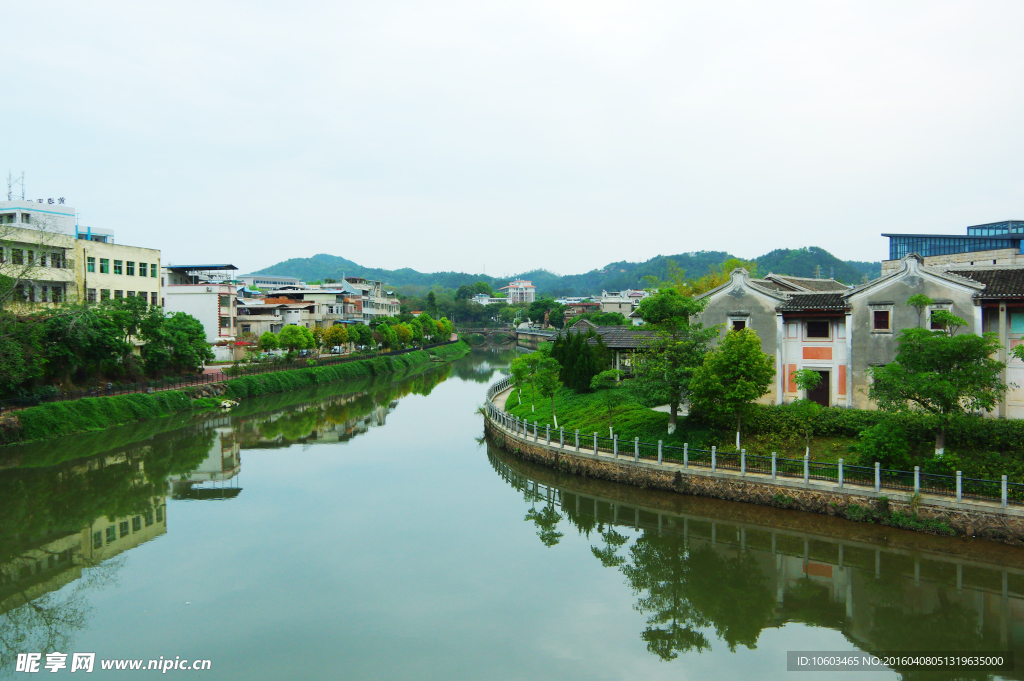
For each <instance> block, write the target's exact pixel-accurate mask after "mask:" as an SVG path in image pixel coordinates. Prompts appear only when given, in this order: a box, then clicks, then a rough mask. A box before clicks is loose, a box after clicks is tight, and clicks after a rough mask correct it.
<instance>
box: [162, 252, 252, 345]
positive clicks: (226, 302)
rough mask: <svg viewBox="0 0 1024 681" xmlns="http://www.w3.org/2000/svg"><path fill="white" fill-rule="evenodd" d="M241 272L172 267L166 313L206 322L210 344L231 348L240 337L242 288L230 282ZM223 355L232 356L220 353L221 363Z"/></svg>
mask: <svg viewBox="0 0 1024 681" xmlns="http://www.w3.org/2000/svg"><path fill="white" fill-rule="evenodd" d="M237 269H238V268H237V267H235V266H234V265H226V264H222V265H168V266H167V267H165V268H164V270H163V272H164V274H163V279H164V281H163V284H164V289H163V292H164V295H163V307H164V310H165V311H166V312H170V313H173V312H185V313H187V314H190V315H192V316H193V317H195V318H196V319H198V320H199V321H200V322H202V324H203V329H204V330H205V331H206V342H208V343H211V344H214V345H216V344H220V345H222V346H226V345H227V344H230V343H231V342H232V341H234V340H235V338H236V336H237V334H238V327H237V314H238V313H237V308H238V302H237V300H236V295H237V293H238V285H237V283H236V282H235V280H234V279H232V278H230V273H231V272H233V271H235V270H237ZM215 352H216V351H215ZM221 354H231V353H223V352H221V353H218V359H220V358H221V357H220V355H221ZM230 358H231V357H225V358H224V359H230Z"/></svg>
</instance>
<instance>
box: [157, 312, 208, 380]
mask: <svg viewBox="0 0 1024 681" xmlns="http://www.w3.org/2000/svg"><path fill="white" fill-rule="evenodd" d="M142 354H143V359H144V360H145V361H146V366H147V369H148V368H150V367H153V368H154V369H156V368H157V367H161V368H162V366H163V365H164V362H166V363H167V364H169V365H170V367H171V368H172V369H174V370H175V371H199V370H200V369H201V368H202V366H203V362H209V361H211V360H213V357H214V355H213V350H212V349H211V348H210V344H209V343H207V342H206V330H205V329H204V328H203V324H202V322H200V321H199V320H198V319H196V318H195V317H193V316H192V315H190V314H186V313H184V312H175V313H174V314H172V315H170V316H169V317H167V318H166V319H165V320H164V323H163V324H162V325H161V327H160V331H159V335H158V337H156V338H153V339H151V340H150V341H149V342H148V343H146V345H145V347H143V349H142Z"/></svg>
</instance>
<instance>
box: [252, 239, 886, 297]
mask: <svg viewBox="0 0 1024 681" xmlns="http://www.w3.org/2000/svg"><path fill="white" fill-rule="evenodd" d="M732 257H734V256H732V255H730V254H729V253H727V252H725V251H699V252H696V253H680V254H678V255H658V256H655V257H653V258H651V259H650V260H646V261H644V262H640V263H635V262H625V261H622V262H613V263H610V264H608V265H606V266H604V267H603V268H601V269H599V270H591V271H590V272H586V273H584V274H567V275H557V274H554V273H552V272H548V271H547V270H531V271H529V272H521V273H519V274H517V275H515V276H516V277H521V278H523V279H529V280H530V281H532V282H533V283H534V285H535V286H537V290H538V292H540V293H542V294H545V295H552V296H573V295H588V294H598V293H600V292H601V291H602V290H605V291H618V290H620V289H624V288H640V287H642V286H643V284H644V277H647V276H654V277H658V278H664V277H665V276H666V274H667V272H668V261H669V260H674V261H675V262H676V264H677V265H678V266H679V267H681V268H682V269H683V270H685V271H686V274H687V275H688V276H690V277H699V276H702V275H704V274H707V273H708V272H709V271H711V270H714V269H717V268H718V267H720V266H721V264H722V263H723V262H725V261H726V260H728V259H729V258H732ZM754 261H755V262H756V263H757V266H758V272H759V273H760V274H761V275H765V274H768V273H769V272H775V273H776V274H788V275H791V276H795V277H814V276H820V277H821V278H823V279H824V278H828V277H830V276H831V277H835V278H836V279H838V280H839V281H842V282H844V283H846V284H859V283H860V282H861V281H862V280H863V278H864V277H865V276H867V278H868V279H874V278H876V277H878V276H880V275H881V269H882V265H881V263H878V262H856V261H850V260H840V259H839V258H837V257H835V256H834V255H832V254H831V253H829V252H828V251H826V250H824V249H822V248H817V247H814V246H812V247H810V248H799V249H790V248H780V249H777V250H774V251H772V252H771V253H767V254H765V255H762V256H761V257H759V258H755V259H754ZM819 268H820V269H819ZM254 274H276V275H279V276H290V277H298V278H299V279H301V280H303V281H316V280H322V279H325V278H331V279H341V278H342V277H346V276H347V277H365V278H367V279H375V280H379V281H383V282H385V283H386V284H388V285H389V286H393V287H395V288H401V289H403V290H404V291H406V292H411V291H413V290H416V289H423V290H425V289H428V288H430V287H432V286H442V287H444V288H458V287H459V286H461V285H463V284H472V283H474V282H477V281H486V282H487V283H488V284H490V285H491V286H492V287H494V288H499V287H501V286H505V285H506V284H507V283H508V278H501V279H499V278H496V277H490V276H487V275H486V274H469V273H466V272H429V273H428V272H417V271H416V270H413V269H409V268H407V267H406V268H403V269H399V270H386V269H380V268H373V267H363V266H362V265H358V264H356V263H354V262H352V261H351V260H348V259H346V258H342V257H339V256H336V255H328V254H326V253H321V254H318V255H314V256H313V257H312V258H292V259H291V260H285V261H284V262H280V263H278V264H276V265H272V266H271V267H266V268H264V269H262V270H258V271H257V272H254Z"/></svg>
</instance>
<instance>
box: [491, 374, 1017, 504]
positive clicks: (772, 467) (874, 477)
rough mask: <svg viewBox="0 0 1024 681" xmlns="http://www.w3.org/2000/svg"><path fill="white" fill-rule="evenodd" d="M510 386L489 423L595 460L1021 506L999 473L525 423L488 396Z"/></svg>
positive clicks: (505, 383) (1013, 485) (501, 384)
mask: <svg viewBox="0 0 1024 681" xmlns="http://www.w3.org/2000/svg"><path fill="white" fill-rule="evenodd" d="M511 386H512V380H511V378H503V379H502V380H500V381H498V382H497V383H495V384H493V385H492V386H490V387H489V388H488V389H487V402H486V404H485V411H486V413H487V417H488V418H489V419H491V420H492V421H493V422H494V423H496V424H497V425H498V426H500V427H502V428H505V429H506V430H508V431H509V432H510V433H511V434H512V435H513V436H514V437H516V438H518V439H522V440H524V441H526V442H531V443H540V444H545V445H551V446H560V447H562V448H563V449H571V450H573V451H579V452H582V453H586V454H593V455H595V456H600V455H608V456H612V457H616V458H618V459H623V460H625V461H629V460H633V461H636V462H639V461H640V460H641V459H643V460H644V461H656V462H657V463H659V464H663V463H673V464H680V463H681V464H682V467H683V468H684V469H688V468H690V467H694V468H697V469H708V470H710V471H711V472H712V473H714V472H717V471H718V470H719V469H722V470H727V471H730V472H739V474H740V475H741V476H745V475H748V474H754V475H758V476H765V477H768V478H769V479H772V480H774V479H778V478H786V479H790V480H792V479H797V480H802V481H803V482H804V483H810V482H811V481H816V482H825V483H829V484H833V485H835V486H837V487H839V488H844V487H846V486H848V485H855V486H858V487H862V488H863V487H866V488H873V489H874V491H875V492H881V491H882V490H883V489H888V490H896V491H900V492H909V493H912V494H916V493H926V494H934V495H938V496H948V497H953V498H955V499H956V501H962V500H963V499H976V500H980V501H996V502H999V503H1000V504H1001V506H1002V507H1003V508H1006V507H1007V506H1008V505H1010V504H1014V505H1021V504H1024V484H1022V483H1018V482H1009V481H1008V479H1007V476H1005V475H1004V476H1002V479H1001V480H980V479H975V478H965V477H963V474H962V473H961V472H960V471H957V473H956V475H937V474H934V473H922V472H921V470H920V466H915V467H914V470H913V471H898V470H888V469H884V468H882V467H881V466H880V465H879V464H877V463H876V464H875V466H874V467H873V468H871V467H867V466H853V465H847V464H845V463H844V462H843V460H842V459H840V460H839V461H838V462H837V463H830V462H825V461H811V460H810V458H809V457H808V456H806V455H805V456H804V458H803V459H786V458H781V457H779V456H777V455H776V454H775V453H772V455H771V456H763V455H757V454H747V450H745V449H743V450H740V451H739V452H731V451H730V452H724V451H723V452H720V451H718V449H717V447H712V448H711V449H699V448H696V447H690V446H689V444H684V445H683V446H682V447H678V446H675V445H667V444H665V443H664V442H663V441H662V440H659V441H658V442H657V443H650V442H641V441H640V439H639V438H633V439H632V440H622V439H620V438H619V436H618V435H616V434H614V433H612V435H611V437H606V436H604V435H602V434H600V433H596V432H595V433H581V432H579V431H578V430H575V431H566V430H565V428H564V426H563V427H561V428H558V429H553V428H552V426H551V425H550V424H540V423H539V422H538V421H534V422H533V423H530V422H529V421H526V420H523V419H520V418H518V417H517V416H514V415H513V414H511V413H509V412H508V411H505V410H504V409H499V408H498V407H497V406H496V405H495V404H494V397H495V396H496V395H498V394H500V393H501V392H504V391H505V390H507V389H508V388H509V387H511Z"/></svg>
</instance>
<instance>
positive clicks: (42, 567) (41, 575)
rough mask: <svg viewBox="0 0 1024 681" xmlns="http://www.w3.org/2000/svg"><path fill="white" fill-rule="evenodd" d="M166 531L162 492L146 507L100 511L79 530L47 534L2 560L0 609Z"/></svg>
mask: <svg viewBox="0 0 1024 681" xmlns="http://www.w3.org/2000/svg"><path fill="white" fill-rule="evenodd" d="M166 531H167V511H166V506H165V500H164V497H162V496H158V497H153V499H152V508H151V509H150V510H149V511H147V512H145V513H139V514H135V515H130V516H123V517H119V518H115V519H113V520H110V519H109V518H106V517H102V518H98V519H96V520H94V521H93V522H92V523H90V524H89V525H87V526H86V527H83V528H82V529H81V530H80V531H78V532H68V533H66V534H61V535H60V536H58V537H50V538H47V539H46V540H44V541H42V542H40V543H38V544H37V545H36V546H35V547H33V548H31V549H27V550H25V551H23V552H22V553H21V554H20V555H18V556H16V557H15V558H13V559H11V560H8V561H7V562H6V563H4V564H0V614H3V613H5V612H7V611H9V610H11V609H13V608H17V607H20V606H22V605H24V604H25V603H27V602H29V601H32V600H35V599H36V598H39V597H40V596H43V595H44V594H47V593H49V592H51V591H56V590H57V589H60V588H61V587H63V586H65V585H66V584H70V583H71V582H73V581H74V580H76V579H78V578H79V577H81V575H82V569H83V568H86V567H92V566H95V565H98V564H99V563H101V562H102V561H104V560H107V559H108V558H112V557H114V556H116V555H117V554H119V553H122V552H124V551H127V550H128V549H132V548H135V547H136V546H138V545H139V544H143V543H145V542H147V541H149V540H150V539H154V538H155V537H157V536H159V535H161V534H163V533H165V532H166Z"/></svg>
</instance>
